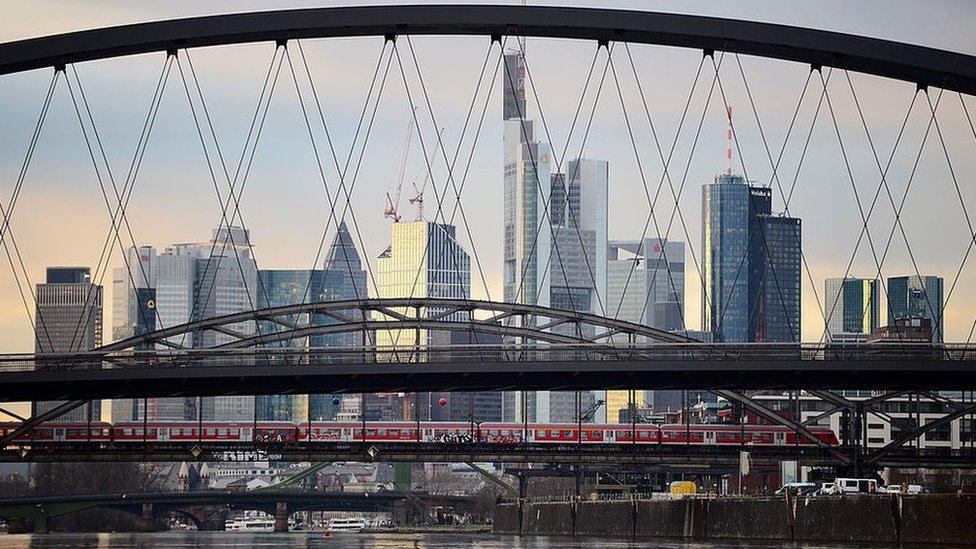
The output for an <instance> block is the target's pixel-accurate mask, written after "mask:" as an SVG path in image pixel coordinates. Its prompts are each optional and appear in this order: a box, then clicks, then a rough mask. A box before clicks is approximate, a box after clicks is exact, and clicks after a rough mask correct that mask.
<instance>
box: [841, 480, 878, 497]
mask: <svg viewBox="0 0 976 549" xmlns="http://www.w3.org/2000/svg"><path fill="white" fill-rule="evenodd" d="M833 493H835V494H877V493H879V491H878V481H876V480H874V479H873V478H836V479H834V489H833Z"/></svg>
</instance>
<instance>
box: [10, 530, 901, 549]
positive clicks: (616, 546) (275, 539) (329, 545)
mask: <svg viewBox="0 0 976 549" xmlns="http://www.w3.org/2000/svg"><path fill="white" fill-rule="evenodd" d="M150 547H153V548H156V547H159V548H163V547H165V548H170V547H175V548H188V549H189V548H198V547H220V548H222V549H233V548H238V547H240V548H244V547H255V548H285V547H287V548H297V549H304V548H325V549H352V548H366V547H377V548H381V549H407V548H411V549H414V548H415V549H421V548H424V549H446V548H454V547H462V548H464V547H468V548H476V549H505V548H509V547H512V548H523V549H543V548H545V549H577V548H584V547H586V548H589V547H600V548H608V549H624V548H629V547H660V548H666V549H728V548H732V547H737V548H743V549H747V548H757V549H758V548H771V547H794V548H802V549H813V548H817V547H824V548H827V547H830V548H837V547H851V545H849V544H844V545H826V544H803V545H784V544H782V543H743V544H738V543H714V542H684V541H679V540H642V541H640V542H633V541H628V540H622V539H616V540H613V539H611V540H608V539H598V538H568V537H522V538H520V537H516V536H495V535H490V534H337V535H335V536H333V537H332V538H327V537H325V536H324V535H323V534H321V533H291V534H248V533H236V532H159V533H153V534H45V535H36V536H34V535H3V534H0V549H68V548H72V549H73V548H89V549H102V548H104V549H109V548H111V549H130V548H132V549H143V548H150ZM862 547H871V548H881V547H895V546H889V545H870V546H862Z"/></svg>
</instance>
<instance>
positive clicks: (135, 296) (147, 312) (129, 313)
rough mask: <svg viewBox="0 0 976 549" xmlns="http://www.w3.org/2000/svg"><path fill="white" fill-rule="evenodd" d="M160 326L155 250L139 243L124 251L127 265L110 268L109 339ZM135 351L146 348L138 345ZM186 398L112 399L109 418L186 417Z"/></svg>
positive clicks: (114, 339)
mask: <svg viewBox="0 0 976 549" xmlns="http://www.w3.org/2000/svg"><path fill="white" fill-rule="evenodd" d="M158 327H159V325H158V323H157V313H156V249H155V248H153V247H152V246H139V247H135V248H129V249H128V250H127V251H126V266H125V267H116V268H115V269H113V270H112V340H113V341H121V340H123V339H126V338H129V337H133V336H138V335H142V334H146V333H149V332H152V331H155V330H156V329H157V328H158ZM136 349H137V350H147V348H146V347H137V348H136ZM186 402H187V399H185V398H145V399H113V400H112V420H113V421H132V420H137V419H140V418H141V417H142V409H143V408H145V409H148V410H149V417H151V418H153V419H173V420H181V419H189V418H187V417H185V416H186Z"/></svg>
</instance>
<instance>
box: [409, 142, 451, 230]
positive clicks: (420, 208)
mask: <svg viewBox="0 0 976 549" xmlns="http://www.w3.org/2000/svg"><path fill="white" fill-rule="evenodd" d="M443 133H444V128H443V127H442V128H441V129H440V130H439V131H438V132H437V144H436V146H435V147H434V149H433V150H432V151H431V152H430V157H429V158H428V159H427V166H428V167H429V166H430V165H431V163H432V162H433V161H434V153H436V152H437V148H438V147H441V134H443ZM428 181H430V170H429V169H428V170H427V175H425V176H424V182H423V183H421V185H420V187H417V182H416V181H414V182H413V196H411V197H410V203H411V204H413V205H414V206H416V207H417V218H416V219H415V221H423V219H424V189H426V188H427V182H428Z"/></svg>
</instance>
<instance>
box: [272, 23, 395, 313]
mask: <svg viewBox="0 0 976 549" xmlns="http://www.w3.org/2000/svg"><path fill="white" fill-rule="evenodd" d="M298 51H299V56H300V58H301V60H302V64H303V66H304V69H305V74H306V76H307V78H308V81H309V86H310V89H311V92H312V97H313V99H314V100H315V105H316V109H317V112H318V115H319V120H320V121H321V123H322V126H323V128H324V129H325V134H326V140H327V142H328V144H329V150H330V152H331V155H332V160H333V163H334V164H335V169H336V172H337V175H338V178H339V188H338V189H337V192H336V194H335V197H334V198H329V218H328V219H327V220H326V223H325V225H324V228H323V231H322V237H321V238H320V240H319V246H318V249H317V251H316V254H315V259H314V260H313V265H312V269H314V268H315V264H317V263H318V261H319V258H320V257H321V253H322V249H323V247H324V245H325V239H326V236H327V234H328V230H329V225H330V224H334V225H335V227H336V238H337V239H338V237H339V229H340V227H341V225H342V224H343V223H344V222H345V219H346V213H347V212H349V213H350V214H351V218H352V224H353V230H354V231H355V233H356V236H357V239H358V241H359V246H360V249H361V253H362V254H364V255H363V258H364V260H363V261H362V263H363V265H364V266H365V267H366V271H367V275H368V280H369V282H372V283H373V288H374V290H377V288H378V285H377V282H376V275H375V274H374V273H373V270H372V267H371V266H370V263H369V259H368V258H367V257H366V256H365V254H366V245H365V242H364V241H363V236H362V231H361V230H360V229H359V222H358V220H357V219H356V211H355V209H354V208H352V192H353V190H355V187H356V182H357V181H358V178H359V170H360V168H361V166H362V161H363V158H364V157H365V154H366V146H367V143H368V141H369V137H370V136H371V135H372V129H373V122H374V121H375V119H376V113H377V111H378V109H379V104H380V99H381V97H382V95H383V91H384V90H385V88H386V78H387V76H388V75H389V70H390V63H391V61H392V54H390V56H389V57H388V58H387V61H386V67H385V69H383V78H382V79H381V81H380V85H379V89H378V91H377V94H376V98H375V100H374V99H373V90H374V89H376V82H377V78H378V77H379V73H380V69H381V68H383V57H384V56H385V55H386V51H387V48H386V42H384V43H383V47H382V49H381V50H380V55H379V57H378V58H377V61H376V67H375V68H374V71H373V77H372V80H371V81H370V85H369V89H368V91H367V93H366V97H365V100H364V102H363V108H362V110H361V111H360V115H359V121H358V122H357V124H356V131H355V134H354V135H353V140H352V143H351V144H350V146H349V152H348V154H347V155H346V160H345V163H344V165H343V166H342V167H341V168H340V166H339V157H338V154H337V153H336V149H335V146H334V143H333V140H332V134H331V132H330V131H329V126H328V123H327V121H326V119H325V112H324V110H323V109H322V101H321V100H320V98H319V95H318V91H317V89H316V88H315V81H314V79H313V78H312V73H311V69H310V68H309V65H308V60H307V58H306V57H305V50H304V49H303V47H302V44H301V41H298ZM286 54H287V55H288V63H289V66H290V67H291V66H292V60H291V55H290V53H288V50H286ZM292 77H293V79H294V80H295V85H296V89H298V81H297V76H296V74H295V73H294V69H293V68H292ZM299 97H300V98H301V92H299ZM300 103H301V105H302V109H303V112H304V111H305V106H304V100H303V99H302V100H301V101H300ZM370 103H372V104H373V105H372V111H371V112H370V110H369V109H370ZM367 113H369V115H370V116H369V121H368V123H367V125H366V131H365V133H364V134H363V142H362V145H361V147H360V148H359V155H358V157H357V159H356V164H355V169H354V170H353V174H352V181H351V182H350V184H349V185H348V186H347V184H346V176H347V174H348V172H349V168H350V165H351V162H352V159H353V155H354V154H355V152H356V147H357V143H358V142H359V135H360V134H361V133H362V129H363V123H364V122H366V115H367ZM306 125H307V126H309V132H311V128H310V123H309V122H308V121H307V119H306ZM309 138H310V139H311V140H312V146H313V149H315V150H317V149H316V148H315V144H314V137H313V135H311V134H310V135H309ZM320 175H321V177H323V178H324V177H325V176H324V172H322V171H320ZM323 182H324V179H323ZM338 190H342V191H343V197H344V198H345V205H344V206H343V210H342V214H341V215H339V216H338V217H337V216H336V207H337V205H338V201H339V198H340V195H339V192H338ZM327 198H328V197H327ZM342 252H343V259H344V260H345V262H346V268H347V270H348V271H349V275H350V280H351V282H352V283H353V291H354V293H355V294H356V298H357V299H364V298H366V297H367V294H368V290H369V288H368V287H367V288H362V291H361V292H360V288H359V287H358V286H357V285H356V282H355V278H354V277H353V276H352V267H351V265H349V261H348V260H349V256H348V251H347V250H346V249H345V247H343V250H342ZM367 286H368V284H367ZM310 287H311V280H309V287H308V288H307V289H306V296H307V293H308V291H310ZM303 301H304V300H303ZM362 320H363V322H365V320H366V319H365V316H364V317H363V318H362Z"/></svg>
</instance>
